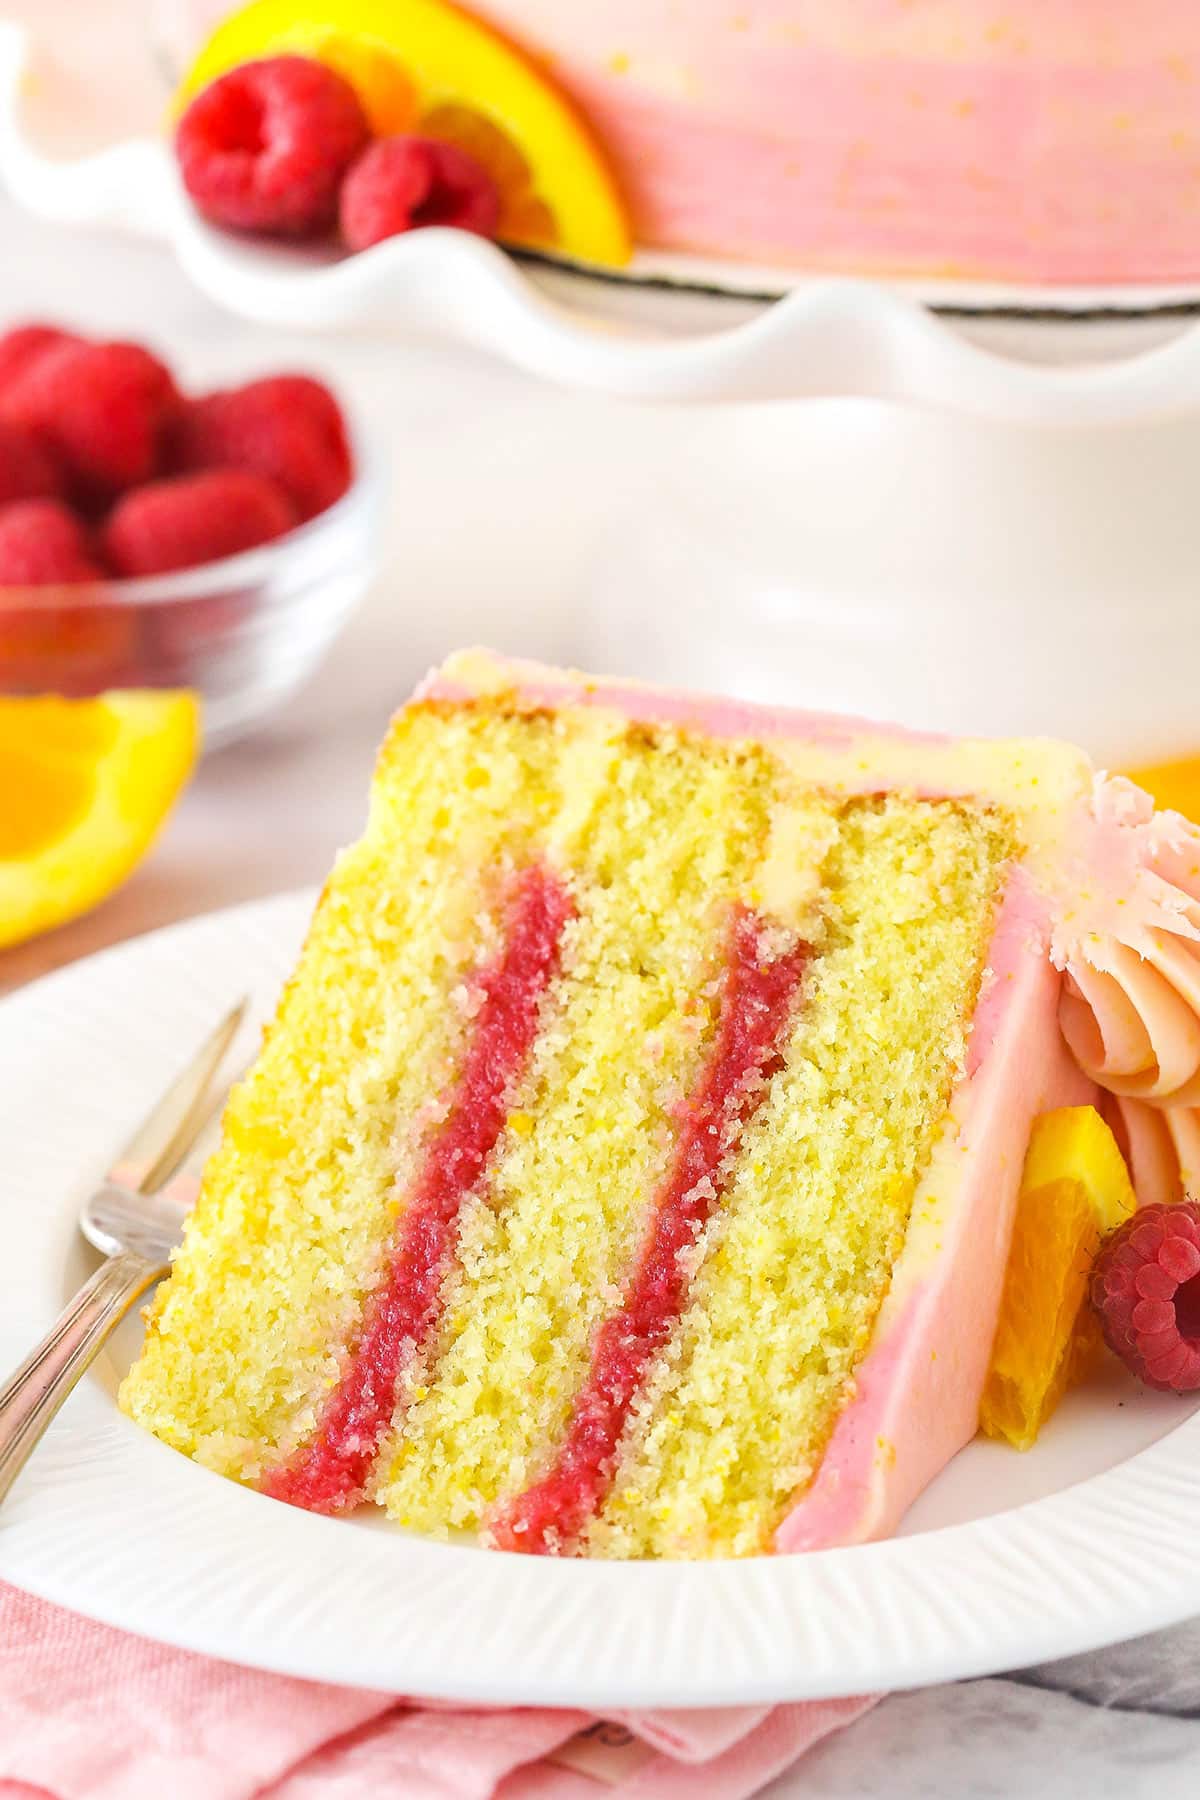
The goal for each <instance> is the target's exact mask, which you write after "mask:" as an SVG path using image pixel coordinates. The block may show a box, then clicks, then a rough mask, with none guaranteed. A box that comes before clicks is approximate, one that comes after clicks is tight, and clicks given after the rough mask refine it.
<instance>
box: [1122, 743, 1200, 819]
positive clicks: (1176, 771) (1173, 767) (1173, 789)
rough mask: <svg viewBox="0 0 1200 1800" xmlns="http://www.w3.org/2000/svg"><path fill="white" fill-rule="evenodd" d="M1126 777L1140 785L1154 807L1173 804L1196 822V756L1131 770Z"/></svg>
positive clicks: (1199, 784) (1199, 781)
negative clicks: (1151, 797) (1149, 796)
mask: <svg viewBox="0 0 1200 1800" xmlns="http://www.w3.org/2000/svg"><path fill="white" fill-rule="evenodd" d="M1130 780H1131V781H1136V782H1137V784H1138V786H1139V787H1144V788H1145V790H1146V792H1147V793H1148V794H1150V795H1152V796H1153V798H1154V803H1155V805H1156V806H1169V807H1173V808H1174V810H1175V811H1176V812H1181V813H1183V815H1184V817H1185V818H1188V819H1192V820H1195V821H1197V822H1200V756H1184V757H1181V758H1180V759H1179V760H1178V761H1177V762H1165V763H1155V764H1154V765H1153V766H1152V767H1151V768H1148V769H1134V770H1132V771H1131V772H1130Z"/></svg>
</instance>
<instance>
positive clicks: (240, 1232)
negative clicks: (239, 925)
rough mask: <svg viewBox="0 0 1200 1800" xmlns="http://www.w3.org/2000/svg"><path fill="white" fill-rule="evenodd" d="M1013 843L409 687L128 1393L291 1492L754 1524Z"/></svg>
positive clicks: (942, 1056) (847, 1312)
mask: <svg viewBox="0 0 1200 1800" xmlns="http://www.w3.org/2000/svg"><path fill="white" fill-rule="evenodd" d="M1017 829H1018V828H1017V826H1016V824H1015V823H1014V818H1013V816H1012V815H1011V814H1010V813H1009V812H1007V811H1006V810H1004V809H1003V808H1001V807H998V806H994V805H992V804H990V803H989V802H987V801H985V800H980V801H975V800H973V799H971V798H970V797H969V796H959V797H958V798H956V799H939V798H937V797H934V796H922V795H918V794H916V793H913V792H895V793H889V794H886V795H882V794H878V793H871V792H869V791H868V792H860V793H847V792H839V791H837V790H836V789H835V787H834V786H832V785H822V784H821V783H819V782H815V781H813V780H812V779H811V778H806V777H805V776H804V775H803V773H802V772H801V770H800V768H799V766H798V765H797V763H796V761H795V760H794V759H792V758H790V757H789V756H788V755H786V754H783V753H781V752H780V750H779V749H778V748H777V747H775V746H773V745H772V744H771V743H770V742H754V741H752V740H749V739H734V738H731V737H717V736H712V735H708V734H706V733H705V732H703V731H700V730H691V729H689V728H687V726H686V725H678V726H676V725H671V724H667V723H651V722H642V723H637V722H631V721H630V720H628V719H627V718H625V717H624V716H622V715H621V714H620V713H618V712H616V711H609V710H605V709H603V708H596V709H587V708H584V707H582V706H579V707H573V706H563V707H561V708H558V709H555V708H553V707H550V706H537V705H520V704H517V703H516V702H515V701H514V700H513V698H512V696H511V695H508V694H506V693H504V692H497V693H494V694H474V695H469V696H464V697H461V698H455V697H449V696H447V697H442V698H438V699H430V700H426V701H423V702H422V701H419V702H417V703H415V704H414V705H412V706H411V707H409V708H408V709H407V710H406V711H405V712H404V713H403V714H402V715H401V717H400V719H399V720H398V722H397V724H396V726H395V728H394V729H393V732H392V734H391V736H390V738H389V740H388V743H387V745H386V746H385V750H384V753H383V756H382V758H381V761H380V767H379V771H378V773H377V777H376V782H375V788H374V793H373V799H372V806H371V815H370V820H369V823H368V828H367V831H366V834H365V836H364V838H363V840H362V841H361V842H360V843H359V844H358V845H357V846H356V847H355V848H354V849H352V850H351V851H349V852H347V853H346V854H345V855H344V856H343V857H342V858H341V859H340V861H339V863H338V865H337V867H336V868H335V870H334V872H333V875H332V876H331V879H330V882H329V884H328V887H327V889H326V892H325V894H324V896H323V898H322V901H321V904H320V906H319V907H318V909H317V913H316V916H315V918H314V921H313V926H312V929H311V932H310V935H309V939H308V942H307V945H306V947H305V950H304V952H303V955H302V958H301V962H300V966H299V968H298V970H297V973H296V975H295V977H294V979H293V981H292V982H291V984H290V985H289V987H288V989H287V991H286V992H285V995H284V998H283V1001H282V1003H281V1006H280V1010H279V1014H278V1017H277V1019H276V1022H275V1024H274V1026H273V1027H272V1029H271V1032H270V1033H269V1035H268V1038H267V1041H266V1044H265V1047H264V1050H263V1054H262V1056H261V1058H260V1061H259V1063H258V1065H257V1067H256V1069H255V1071H254V1072H253V1074H252V1075H251V1077H250V1078H249V1079H248V1081H247V1082H246V1083H245V1084H243V1086H242V1087H241V1088H240V1089H239V1091H238V1092H237V1094H236V1095H235V1097H234V1099H233V1101H232V1102H231V1104H230V1107H229V1111H228V1115H227V1121H226V1128H225V1138H224V1143H223V1145H222V1149H221V1151H220V1152H219V1154H218V1156H217V1157H216V1159H215V1160H214V1162H213V1163H212V1165H211V1167H210V1169H209V1171H208V1174H207V1176H206V1180H205V1184H204V1191H203V1194H202V1196H201V1200H200V1203H199V1205H198V1208H197V1211H196V1213H195V1216H194V1218H193V1220H192V1221H191V1224H190V1226H189V1230H188V1234H187V1241H186V1244H185V1247H184V1249H183V1250H182V1252H181V1254H180V1256H179V1259H178V1261H177V1263H176V1267H175V1270H174V1272H173V1275H172V1278H171V1280H170V1282H169V1283H168V1284H166V1286H165V1287H164V1289H163V1290H162V1293H161V1294H160V1297H159V1300H158V1302H157V1303H156V1307H155V1310H154V1314H153V1317H152V1320H151V1328H150V1331H149V1334H148V1337H147V1341H146V1346H145V1350H144V1352H143V1355H142V1358H141V1360H140V1362H139V1363H138V1364H137V1366H136V1367H135V1369H134V1370H133V1371H132V1373H131V1374H130V1376H129V1378H128V1380H127V1381H126V1383H125V1385H124V1388H123V1390H122V1404H123V1405H124V1406H125V1407H126V1409H127V1410H128V1411H129V1412H130V1413H131V1414H132V1415H133V1416H134V1417H135V1418H137V1419H138V1420H139V1421H141V1422H142V1423H143V1424H145V1425H146V1426H147V1427H148V1428H149V1429H151V1430H153V1431H155V1432H156V1433H157V1434H158V1435H159V1436H160V1437H162V1438H164V1439H165V1440H166V1441H167V1442H168V1443H171V1444H173V1445H174V1446H176V1447H177V1448H179V1449H181V1450H183V1451H185V1452H186V1453H188V1454H190V1455H193V1456H195V1457H197V1458H198V1459H200V1460H202V1461H204V1462H205V1463H207V1464H209V1465H210V1466H212V1467H215V1468H217V1469H219V1470H221V1471H222V1472H224V1473H227V1474H230V1475H233V1476H236V1477H237V1478H239V1479H241V1480H243V1481H247V1482H250V1483H253V1484H255V1485H259V1486H262V1487H264V1488H265V1489H266V1490H267V1491H268V1492H272V1493H275V1494H276V1495H279V1496H281V1497H285V1498H288V1499H291V1500H293V1501H294V1502H295V1503H297V1504H305V1505H312V1506H316V1507H318V1508H321V1509H324V1510H335V1509H339V1508H340V1507H342V1506H344V1505H346V1504H352V1503H353V1502H354V1501H356V1500H357V1499H358V1498H360V1497H361V1496H362V1495H364V1494H365V1495H366V1496H368V1497H371V1498H374V1499H376V1500H377V1501H379V1503H381V1504H382V1505H383V1506H385V1507H386V1508H387V1510H388V1511H389V1513H390V1514H391V1515H392V1516H393V1517H394V1518H395V1519H397V1520H399V1521H401V1522H403V1523H404V1524H406V1525H409V1526H412V1527H416V1528H420V1529H422V1530H427V1531H435V1532H447V1531H450V1530H454V1529H456V1528H462V1527H466V1528H471V1529H475V1530H477V1531H480V1532H482V1534H483V1536H484V1537H485V1539H487V1540H489V1541H502V1542H509V1543H512V1544H513V1545H514V1547H528V1548H548V1549H564V1550H566V1549H579V1550H584V1551H586V1552H589V1553H591V1554H599V1555H620V1556H631V1555H668V1556H670V1555H713V1554H731V1553H732V1554H741V1553H747V1552H751V1551H756V1550H760V1549H762V1548H764V1547H766V1545H767V1544H768V1542H769V1540H770V1537H771V1534H772V1531H773V1530H774V1528H775V1526H776V1524H777V1523H778V1521H779V1519H780V1517H781V1516H782V1514H783V1512H784V1510H785V1508H786V1507H787V1504H788V1501H789V1499H790V1498H791V1497H792V1495H793V1494H794V1493H795V1491H796V1490H797V1488H800V1487H802V1486H803V1485H804V1483H805V1482H806V1481H807V1479H808V1478H809V1476H810V1475H811V1473H812V1471H813V1470H814V1469H815V1467H816V1465H817V1463H818V1461H819V1459H820V1456H821V1453H822V1449H823V1447H824V1445H825V1444H826V1442H827V1440H828V1438H829V1435H830V1432H831V1430H832V1428H833V1426H834V1423H835V1421H836V1418H837V1416H838V1413H839V1410H840V1409H841V1408H842V1406H843V1405H844V1404H845V1401H846V1399H847V1396H848V1395H849V1394H850V1392H851V1390H852V1385H853V1379H854V1372H855V1369H856V1367H857V1365H858V1363H859V1361H860V1359H861V1357H862V1354H863V1351H864V1348H865V1346H866V1344H867V1341H868V1339H869V1337H870V1333H871V1329H872V1325H873V1323H874V1320H875V1318H876V1315H877V1313H878V1311H879V1308H880V1305H881V1303H882V1301H883V1299H884V1296H885V1294H886V1292H887V1288H888V1284H889V1280H890V1275H891V1270H892V1267H893V1264H894V1261H895V1257H896V1255H897V1252H898V1249H899V1247H900V1245H901V1243H902V1241H903V1239H904V1235H905V1231H906V1227H907V1224H908V1217H909V1211H910V1208H911V1204H912V1198H913V1194H914V1191H915V1188H916V1185H917V1182H918V1180H919V1178H920V1176H921V1174H922V1172H923V1170H924V1168H925V1167H926V1165H927V1163H928V1161H929V1158H930V1155H931V1152H932V1150H933V1147H934V1144H935V1142H936V1140H937V1137H938V1133H939V1127H940V1124H941V1121H942V1119H943V1117H944V1115H945V1112H946V1107H947V1104H948V1100H949V1096H950V1092H951V1089H952V1087H953V1085H954V1084H955V1082H956V1081H957V1080H958V1079H959V1077H960V1075H961V1073H962V1070H963V1065H964V1051H965V1045H966V1042H967V1033H968V1028H969V1022H970V1020H971V1016H972V1013H973V1010H974V1008H975V1004H976V1000H977V996H978V994H979V990H980V983H981V978H982V974H983V968H984V963H985V959H986V953H987V947H988V944H989V941H990V938H991V933H992V926H993V922H994V917H995V911H996V907H997V904H998V900H999V897H1000V895H1001V893H1002V891H1003V890H1004V887H1005V883H1006V880H1007V877H1008V872H1009V869H1010V866H1011V859H1012V858H1013V856H1014V855H1016V854H1018V853H1019V850H1020V846H1019V844H1018V842H1017ZM664 1246H666V1247H667V1248H666V1249H664ZM560 1504H561V1508H562V1510H561V1529H559V1528H558V1527H557V1526H556V1513H555V1508H556V1507H558V1506H560ZM535 1515H536V1517H537V1518H538V1519H539V1520H540V1523H539V1524H537V1526H536V1529H534V1528H530V1529H529V1531H528V1535H527V1537H526V1539H525V1543H524V1546H522V1543H521V1533H522V1532H523V1531H525V1530H526V1527H527V1525H529V1522H530V1521H531V1520H533V1519H534V1518H535Z"/></svg>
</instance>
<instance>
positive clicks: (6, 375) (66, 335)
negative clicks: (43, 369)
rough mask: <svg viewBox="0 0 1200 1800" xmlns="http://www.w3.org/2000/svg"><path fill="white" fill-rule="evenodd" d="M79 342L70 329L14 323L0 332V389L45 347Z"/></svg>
mask: <svg viewBox="0 0 1200 1800" xmlns="http://www.w3.org/2000/svg"><path fill="white" fill-rule="evenodd" d="M82 341H83V340H82V338H78V337H76V335H75V333H74V332H73V331H61V330H60V329H59V327H58V326H57V325H15V326H14V327H13V329H12V330H11V331H6V332H4V333H3V334H0V388H3V387H4V386H5V385H6V384H7V383H8V382H10V381H15V380H16V378H17V376H18V375H24V373H25V371H26V370H27V369H30V368H32V367H33V365H34V363H35V362H36V361H37V360H38V358H39V357H40V356H44V355H45V353H46V351H47V350H57V349H58V347H59V345H60V344H79V343H82Z"/></svg>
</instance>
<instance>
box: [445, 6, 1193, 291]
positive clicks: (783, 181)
mask: <svg viewBox="0 0 1200 1800" xmlns="http://www.w3.org/2000/svg"><path fill="white" fill-rule="evenodd" d="M471 10H473V11H475V12H478V13H479V14H480V15H481V16H483V17H484V18H486V19H488V20H490V21H491V22H492V23H493V24H495V25H497V26H499V27H500V28H501V29H502V30H503V31H505V32H506V33H508V34H509V35H510V36H511V37H512V38H513V39H514V40H515V41H516V42H517V43H518V44H519V45H522V46H524V47H525V48H527V49H528V50H530V51H532V52H533V53H535V54H536V55H537V56H538V57H539V58H542V59H544V60H545V63H546V65H547V66H548V67H549V69H550V71H551V73H552V74H553V76H554V78H555V80H556V81H558V82H559V83H561V85H562V86H563V87H564V88H565V89H566V91H567V92H568V94H570V95H571V96H573V97H574V98H575V99H576V101H577V102H578V103H579V105H580V107H581V109H582V110H583V112H584V114H585V116H586V117H587V118H588V120H589V121H590V123H591V124H592V126H593V128H594V130H595V132H596V134H597V136H598V137H599V139H600V141H601V142H602V144H603V145H604V146H605V147H606V149H607V151H608V153H609V155H610V157H611V158H612V159H613V161H614V163H615V165H616V169H617V172H618V175H619V177H620V179H621V181H622V183H623V185H624V188H625V191H626V194H627V196H628V199H629V202H630V205H631V208H632V213H633V224H634V231H635V235H636V236H637V238H638V239H639V241H641V242H642V243H644V244H647V245H654V246H657V247H660V248H665V249H669V250H681V251H701V252H707V253H709V254H711V255H714V256H718V257H736V258H741V259H747V260H750V261H756V262H761V263H767V264H792V265H796V266H798V267H804V268H820V269H850V270H866V271H883V272H888V273H895V272H908V273H919V274H923V275H927V276H928V275H938V276H971V277H979V276H983V277H994V278H998V279H1002V280H1011V281H1017V282H1030V283H1050V284H1054V283H1101V284H1106V285H1108V284H1114V283H1122V282H1164V283H1170V282H1189V281H1193V280H1194V279H1195V278H1196V276H1197V275H1198V274H1200V123H1198V101H1197V96H1198V95H1200V9H1197V8H1196V7H1195V6H1193V5H1191V4H1189V3H1188V0H1145V3H1144V4H1142V5H1140V6H1133V5H1130V4H1129V3H1128V0H1007V3H1006V4H1001V5H997V4H994V3H993V0H687V4H685V5H679V4H674V3H671V4H669V3H667V0H608V3H607V4H574V5H563V4H562V0H473V4H472V8H471Z"/></svg>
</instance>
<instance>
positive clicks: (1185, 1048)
mask: <svg viewBox="0 0 1200 1800" xmlns="http://www.w3.org/2000/svg"><path fill="white" fill-rule="evenodd" d="M1088 837H1089V840H1090V841H1089V843H1088V844H1087V846H1086V854H1085V856H1084V859H1083V860H1084V862H1085V863H1086V873H1085V874H1084V877H1083V879H1082V880H1081V881H1080V883H1079V898H1078V900H1077V901H1076V902H1075V903H1073V904H1068V903H1067V899H1066V896H1065V895H1064V896H1063V902H1064V903H1063V905H1062V907H1061V909H1060V910H1059V916H1058V921H1057V923H1056V924H1055V926H1054V928H1053V930H1052V934H1051V957H1052V959H1053V961H1054V963H1055V965H1056V966H1057V967H1058V968H1060V969H1062V970H1063V973H1064V981H1063V992H1062V1000H1061V1004H1060V1009H1059V1019H1060V1022H1061V1025H1062V1030H1063V1035H1064V1037H1065V1038H1066V1041H1067V1044H1068V1046H1069V1047H1070V1050H1071V1052H1072V1054H1073V1055H1074V1057H1075V1059H1076V1061H1077V1062H1078V1063H1079V1066H1080V1067H1081V1068H1082V1069H1083V1070H1084V1072H1085V1073H1086V1074H1087V1075H1088V1076H1090V1078H1091V1079H1092V1080H1093V1081H1095V1082H1096V1083H1097V1085H1098V1086H1099V1087H1101V1088H1102V1089H1104V1090H1105V1093H1106V1095H1107V1096H1109V1098H1107V1099H1106V1102H1105V1112H1106V1115H1107V1116H1108V1118H1109V1120H1110V1122H1111V1123H1112V1124H1113V1126H1114V1128H1115V1129H1116V1131H1117V1133H1118V1136H1119V1138H1120V1140H1121V1142H1122V1145H1123V1147H1124V1148H1125V1151H1126V1154H1127V1155H1128V1157H1129V1160H1130V1164H1131V1167H1132V1172H1133V1177H1134V1183H1135V1186H1136V1188H1137V1191H1138V1196H1139V1199H1140V1200H1141V1202H1142V1204H1143V1205H1144V1204H1147V1203H1148V1202H1150V1201H1155V1200H1175V1199H1178V1198H1180V1196H1181V1194H1182V1193H1183V1192H1185V1191H1187V1190H1188V1189H1189V1188H1190V1187H1192V1186H1193V1185H1194V1183H1195V1182H1197V1181H1198V1180H1200V829H1198V828H1197V827H1196V826H1195V825H1192V824H1191V823H1189V821H1188V820H1186V819H1184V818H1183V817H1181V815H1180V814H1178V813H1173V812H1155V810H1154V804H1153V802H1152V800H1151V799H1150V796H1149V795H1148V794H1145V793H1143V792H1142V791H1141V789H1139V788H1137V787H1135V786H1134V785H1133V784H1132V783H1131V782H1128V781H1124V780H1120V779H1112V778H1108V777H1100V778H1099V779H1098V780H1097V784H1096V790H1095V794H1094V797H1093V806H1092V818H1091V820H1090V822H1089V827H1088Z"/></svg>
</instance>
